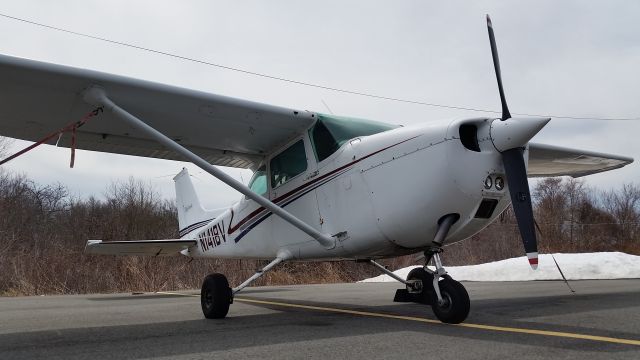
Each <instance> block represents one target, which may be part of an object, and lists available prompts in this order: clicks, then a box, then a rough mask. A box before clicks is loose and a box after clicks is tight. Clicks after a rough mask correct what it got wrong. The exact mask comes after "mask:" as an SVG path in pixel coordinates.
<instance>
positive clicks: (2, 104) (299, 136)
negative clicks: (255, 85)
mask: <svg viewBox="0 0 640 360" xmlns="http://www.w3.org/2000/svg"><path fill="white" fill-rule="evenodd" d="M487 24H488V30H489V39H490V45H491V51H492V55H493V63H494V68H495V72H496V77H497V81H498V90H499V94H500V99H501V102H502V116H501V117H500V118H486V117H482V118H468V119H458V120H453V121H451V120H447V121H425V122H424V124H421V125H418V126H411V127H409V126H407V127H402V126H395V125H388V124H383V123H377V122H372V121H366V120H359V119H351V118H346V117H338V116H333V115H326V114H321V113H316V112H309V111H302V110H295V109H288V108H281V107H275V106H269V105H263V104H258V103H254V102H250V101H245V100H239V99H232V98H228V97H223V96H218V95H213V94H208V93H203V92H198V91H192V90H187V89H182V88H177V87H171V86H167V85H162V84H157V83H151V82H146V81H140V80H135V79H130V78H125V77H120V76H115V75H110V74H104V73H99V72H94V71H87V70H81V69H76V68H70V67H64V66H58V65H53V64H47V63H41V62H35V61H30V60H24V59H19V58H13V57H8V56H0V75H1V79H2V81H1V82H0V119H1V121H0V133H1V134H2V135H4V136H10V137H14V138H19V139H25V140H32V141H35V140H37V139H39V138H40V137H41V136H42V135H43V134H46V133H48V132H50V131H52V130H53V129H56V128H61V127H62V128H61V130H59V131H58V132H54V133H53V135H60V137H58V138H57V140H58V145H59V146H66V147H70V148H72V150H73V149H75V148H79V149H86V150H94V151H103V152H110V153H117V154H128V155H136V156H146V157H155V158H163V159H174V160H187V161H190V162H193V163H194V164H196V165H197V166H199V167H200V168H202V169H203V170H205V171H207V172H209V173H210V174H212V175H213V176H215V177H217V178H218V179H220V180H221V181H223V182H225V183H226V184H228V185H229V186H231V187H232V188H234V189H235V190H237V191H239V192H240V193H242V194H243V195H244V197H243V198H242V199H241V200H240V201H239V202H238V203H236V204H235V205H233V206H231V207H230V208H229V209H226V210H224V211H222V212H220V211H217V212H214V211H208V210H205V209H203V208H202V206H201V205H200V201H199V200H198V197H197V196H196V193H195V191H194V188H193V185H192V184H191V180H190V177H189V175H188V173H187V171H186V170H182V171H181V172H180V173H179V174H178V175H177V176H176V177H175V178H174V180H175V187H176V199H177V207H178V219H179V225H180V238H179V239H170V240H138V241H136V240H134V241H111V242H103V241H101V240H89V241H88V243H87V246H86V252H87V253H90V254H112V255H150V256H165V255H178V254H182V255H184V256H188V257H192V258H207V257H211V258H234V259H239V258H242V259H262V260H270V261H271V262H270V263H269V264H268V265H266V266H265V267H264V268H262V269H260V270H259V271H258V272H257V273H256V274H255V275H253V276H251V277H250V278H249V279H247V280H246V281H245V282H243V283H242V284H239V285H238V286H236V287H233V288H231V287H230V286H229V283H228V281H227V279H226V277H225V276H224V275H223V274H217V273H216V274H211V275H209V276H207V277H206V278H205V279H204V282H203V285H202V291H201V304H202V311H203V313H204V316H205V317H206V318H224V317H225V316H226V315H227V312H228V310H229V306H230V304H231V303H232V302H233V298H234V295H235V294H236V293H238V292H239V291H241V290H242V289H243V288H245V287H246V286H247V285H249V284H250V283H251V282H252V281H254V280H255V279H257V278H258V277H260V276H261V275H262V274H264V273H265V272H267V271H269V270H270V269H272V268H273V267H274V266H276V265H278V264H279V263H281V262H284V261H306V260H358V261H366V262H370V263H371V264H372V265H374V266H377V267H378V268H379V269H380V270H381V271H382V272H385V273H387V274H389V275H391V276H393V277H394V278H396V279H397V280H398V281H400V282H402V283H404V284H405V285H406V288H405V289H400V290H398V292H397V293H396V297H395V300H396V301H412V302H419V303H424V304H430V305H431V307H432V309H433V311H434V313H435V315H436V317H437V318H438V319H440V320H441V321H443V322H447V323H460V322H462V321H464V319H465V318H466V317H467V315H468V313H469V308H470V302H469V296H468V294H467V292H466V290H465V288H464V287H463V286H462V285H461V284H460V283H459V282H457V281H455V280H453V279H452V278H451V277H450V276H449V275H447V273H446V271H445V269H444V267H443V264H442V261H441V258H440V256H439V254H440V252H441V251H442V246H443V245H444V244H445V243H451V242H455V241H459V240H463V239H466V238H469V237H470V236H472V235H473V234H475V233H477V232H478V231H480V230H481V229H483V228H484V227H486V226H487V225H488V224H489V223H491V222H492V221H493V220H494V219H495V218H496V217H497V216H498V215H499V214H500V213H501V212H502V211H503V210H505V208H507V207H508V206H509V204H510V203H511V204H513V209H514V212H515V215H516V218H517V222H518V226H519V229H520V233H521V236H522V239H523V243H524V248H525V253H526V254H527V257H528V259H529V262H530V264H531V266H532V267H534V268H536V267H537V262H538V253H537V245H536V234H535V231H534V219H533V213H532V208H531V198H530V194H529V186H528V180H527V177H547V176H573V177H579V176H584V175H589V174H593V173H597V172H602V171H608V170H612V169H616V168H620V167H622V166H625V165H627V164H630V163H631V162H632V161H633V159H631V158H628V157H623V156H615V155H609V154H602V153H596V152H591V151H582V150H575V149H567V148H561V147H556V146H550V145H541V144H534V143H530V142H529V141H530V139H531V138H532V137H533V136H534V135H536V133H538V131H540V129H542V128H543V127H544V126H545V125H546V124H547V123H548V122H549V120H550V119H549V118H514V117H512V116H511V115H510V112H509V109H508V107H507V102H506V100H505V95H504V90H503V87H502V80H501V75H500V66H499V62H498V54H497V49H496V44H495V39H494V34H493V29H492V25H491V22H490V20H489V18H488V17H487ZM85 113H88V114H89V115H87V116H85V117H84V118H83V117H82V116H83V115H84V114H85ZM90 117H95V119H91V121H88V119H89V118H90ZM80 118H82V120H81V121H79V122H76V123H72V124H71V125H70V126H66V127H63V126H64V125H65V124H66V123H67V121H69V120H70V119H80ZM80 126H81V127H80ZM64 132H71V136H61V135H62V133H64ZM53 137H54V138H55V137H56V136H53ZM49 138H52V137H49ZM216 165H220V166H231V167H239V168H249V169H252V170H254V175H253V178H252V179H251V181H250V182H249V184H248V186H245V185H244V184H242V183H241V182H238V181H237V180H235V179H233V178H231V177H230V176H228V175H226V174H225V173H224V172H222V171H221V170H220V169H218V168H216ZM419 252H424V255H425V258H426V259H425V266H424V267H423V268H417V269H415V270H413V271H412V272H411V273H410V274H409V276H408V278H407V279H402V278H399V277H398V276H395V275H394V274H393V273H391V272H390V271H388V270H387V269H385V268H384V267H383V266H381V265H379V264H378V263H377V262H376V260H377V259H381V258H388V257H394V256H398V255H404V254H413V253H419ZM429 263H433V265H434V266H435V270H431V269H430V268H428V267H427V266H426V264H429Z"/></svg>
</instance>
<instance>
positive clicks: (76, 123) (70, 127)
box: [0, 106, 103, 168]
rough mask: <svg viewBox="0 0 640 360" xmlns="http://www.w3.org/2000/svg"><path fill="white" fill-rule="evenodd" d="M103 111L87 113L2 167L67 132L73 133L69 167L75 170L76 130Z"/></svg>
mask: <svg viewBox="0 0 640 360" xmlns="http://www.w3.org/2000/svg"><path fill="white" fill-rule="evenodd" d="M102 111H103V107H102V106H100V107H97V108H96V109H95V110H93V111H90V112H89V113H87V114H86V115H85V116H83V117H82V119H80V120H78V121H74V122H72V123H70V124H68V125H66V126H65V127H63V128H61V129H59V130H56V131H55V132H52V133H51V134H49V135H47V136H45V137H44V138H42V139H40V140H38V141H37V142H35V143H33V144H31V145H29V146H27V147H26V148H24V149H22V150H20V151H18V152H17V153H15V154H13V155H11V156H9V157H8V158H6V159H4V160H2V161H0V165H2V164H4V163H6V162H9V161H11V160H13V159H15V158H17V157H18V156H20V155H22V154H24V153H26V152H27V151H29V150H31V149H33V148H35V147H37V146H39V145H42V144H44V143H45V142H47V141H49V140H51V139H53V138H54V137H56V136H62V134H64V133H66V132H70V133H71V161H70V163H69V167H71V168H73V164H74V162H75V158H76V132H77V131H76V130H77V129H78V128H79V127H81V126H82V125H84V124H86V123H87V121H89V119H91V118H92V117H95V116H98V115H99V114H100V113H101V112H102Z"/></svg>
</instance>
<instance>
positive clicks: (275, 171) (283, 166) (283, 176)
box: [269, 140, 307, 189]
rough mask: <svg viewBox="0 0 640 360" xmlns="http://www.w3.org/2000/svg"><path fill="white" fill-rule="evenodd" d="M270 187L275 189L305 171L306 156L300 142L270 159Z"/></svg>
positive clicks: (302, 144) (302, 143)
mask: <svg viewBox="0 0 640 360" xmlns="http://www.w3.org/2000/svg"><path fill="white" fill-rule="evenodd" d="M269 165H270V168H271V186H272V187H273V188H274V189H275V188H277V187H278V186H280V185H282V184H284V183H286V182H287V181H289V180H290V179H292V178H294V177H296V176H297V175H300V174H302V173H303V172H304V171H305V170H307V155H306V154H305V152H304V142H303V141H302V140H300V141H298V142H296V143H295V144H293V145H291V146H290V147H289V148H288V149H287V150H285V151H283V152H281V153H280V154H278V155H277V156H276V157H274V158H273V159H271V162H270V163H269Z"/></svg>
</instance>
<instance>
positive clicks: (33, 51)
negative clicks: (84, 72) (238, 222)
mask: <svg viewBox="0 0 640 360" xmlns="http://www.w3.org/2000/svg"><path fill="white" fill-rule="evenodd" d="M0 13H3V14H7V15H11V16H15V17H20V18H25V19H28V20H32V21H36V22H41V23H45V24H48V25H52V26H57V27H62V28H66V29H69V30H73V31H77V32H83V33H87V34H92V35H96V36H100V37H105V38H109V39H113V40H117V41H122V42H128V43H131V44H136V45H139V46H144V47H149V48H153V49H157V50H161V51H165V52H171V53H176V54H180V55H183V56H188V57H193V58H197V59H202V60H206V61H210V62H214V63H219V64H223V65H227V66H232V67H238V68H242V69H247V70H251V71H255V72H261V73H267V74H270V75H274V76H280V77H286V78H290V79H295V80H298V81H304V82H310V83H317V84H322V85H326V86H331V87H337V88H345V89H350V90H354V91H362V92H369V93H374V94H379V95H384V96H390V97H397V98H406V99H411V100H417V101H424V102H432V103H441V104H447V105H456V106H464V107H474V108H483V109H495V110H499V109H500V104H499V97H498V91H497V85H496V81H495V77H494V73H493V67H492V63H491V54H490V48H489V42H488V37H487V29H486V23H485V14H486V13H489V14H490V15H491V17H492V20H493V24H494V28H495V32H496V37H497V43H498V49H499V53H500V62H501V66H502V74H503V81H504V84H505V89H506V97H507V101H508V103H509V107H510V109H511V112H512V113H532V114H550V115H570V116H585V117H607V118H621V117H623V118H640V101H639V100H638V96H639V95H640V21H639V19H640V2H635V1H598V2H596V1H584V0H581V1H561V2H560V1H532V2H524V1H466V2H459V1H386V2H382V1H379V2H378V1H370V0H366V1H328V0H324V1H315V2H302V1H293V0H292V1H277V0H274V1H242V2H240V1H228V2H220V1H208V0H207V1H186V0H185V1H158V0H153V1H152V0H149V1H122V0H110V1H93V0H82V1H63V0H57V1H29V0H21V1H7V0H2V1H0ZM0 53H2V54H6V55H11V56H18V57H24V58H29V59H34V60H40V61H46V62H51V63H56V64H64V65H70V66H75V67H80V68H87V69H93V70H98V71H103V72H108V73H114V74H118V75H124V76H130V77H136V78H141V79H145V80H150V81H155V82H161V83H167V84H171V85H177V86H182V87H187V88H193V89H198V90H203V91H207V92H211V93H216V94H221V95H227V96H233V97H238V98H243V99H249V100H253V101H259V102H263V103H268V104H273V105H280V106H286V107H292V108H298V109H308V110H312V111H320V112H327V109H326V107H325V105H324V104H323V101H324V102H325V103H326V104H328V106H329V107H330V108H331V110H332V111H333V112H334V113H336V114H341V115H349V116H356V117H362V118H368V119H374V120H378V121H384V122H389V123H395V124H405V125H406V124H415V123H420V122H428V121H431V120H434V119H440V118H453V117H476V116H482V115H485V114H482V113H475V112H469V111H458V110H451V109H442V108H435V107H428V106H420V105H411V104H403V103H397V102H392V101H383V100H376V99H371V98H364V97H359V96H355V95H347V94H341V93H335V92H331V91H327V90H321V89H315V88H309V87H303V86H298V85H292V84H287V83H283V82H278V81H274V80H268V79H263V78H257V77H253V76H249V75H245V74H239V73H235V72H231V71H228V70H222V69H219V68H215V67H211V66H206V65H201V64H195V63H190V62H186V61H184V60H177V59H174V58H170V57H165V56H161V55H156V54H151V53H148V52H143V51H139V50H134V49H130V48H126V47H121V46H117V45H112V44H107V43H104V42H100V41H96V40H91V39H86V38H82V37H78V36H74V35H70V34H65V33H60V32H56V31H52V30H47V29H43V28H40V27H36V26H33V25H28V24H25V23H21V22H17V21H15V20H10V19H6V18H2V17H0ZM639 130H640V121H593V120H567V119H553V120H552V121H551V122H550V123H549V125H548V126H547V127H546V128H545V129H543V130H542V132H540V134H539V135H538V136H537V137H536V138H534V141H535V142H540V143H547V144H554V145H560V146H568V147H576V148H581V149H587V150H595V151H600V152H609V153H614V154H621V155H627V156H632V157H635V158H636V159H640V142H639V141H638V140H637V138H638V136H637V135H636V134H637V133H638V131H639ZM43 135H44V134H43ZM27 144H28V143H26V142H23V141H16V142H15V143H14V150H18V149H19V148H21V147H24V146H26V145H27ZM68 162H69V150H68V149H58V148H55V147H52V146H43V147H40V148H38V149H36V150H34V151H31V152H30V153H28V154H26V155H24V156H22V157H20V158H18V159H16V160H14V161H12V162H11V163H9V164H7V165H5V166H6V167H7V168H9V169H11V170H14V171H17V172H21V173H25V174H27V175H28V176H29V177H31V178H33V179H34V180H36V181H38V182H40V183H52V182H60V183H62V184H64V185H66V186H68V187H69V189H70V190H71V191H72V193H74V194H77V195H80V196H88V195H96V196H101V194H102V192H103V191H104V189H105V188H106V186H107V185H108V184H109V183H110V182H112V181H114V180H118V179H121V180H126V179H127V178H128V177H129V176H134V177H136V178H140V179H143V180H145V181H149V182H151V183H152V184H153V186H155V187H156V189H157V190H158V191H159V192H160V193H161V194H162V196H163V197H165V198H174V191H173V182H172V181H171V175H174V174H176V173H177V172H178V171H179V170H180V169H181V168H182V167H183V166H187V167H188V168H190V169H192V170H191V173H192V174H195V176H196V177H197V178H196V179H195V180H194V182H195V185H196V188H197V190H198V192H199V193H200V194H201V195H202V197H203V203H204V204H205V205H206V206H208V207H223V206H227V205H229V204H231V203H232V202H233V201H234V200H235V199H237V198H238V197H239V195H238V194H237V193H236V192H234V191H233V190H231V189H230V188H228V187H227V186H226V185H224V184H221V183H220V182H219V181H217V180H216V179H214V178H213V177H211V176H210V175H208V174H205V173H202V171H200V170H199V169H197V168H196V167H194V166H192V165H189V164H185V163H180V162H175V161H167V160H157V159H145V158H137V157H131V156H123V155H111V154H100V153H94V152H88V151H78V153H77V154H76V167H75V168H74V169H69V167H68ZM229 172H230V173H231V174H232V175H234V176H235V177H236V178H238V179H242V180H243V181H244V182H245V183H246V182H247V181H248V179H249V177H250V173H249V172H248V171H243V170H238V169H231V170H229ZM639 175H640V170H639V168H638V166H637V164H632V165H630V166H627V167H625V168H624V169H620V170H615V171H612V172H607V173H603V174H598V175H593V176H590V177H588V180H587V183H588V184H589V185H592V186H594V187H606V188H609V187H617V186H620V185H621V184H622V183H624V182H630V181H637V180H638V179H639Z"/></svg>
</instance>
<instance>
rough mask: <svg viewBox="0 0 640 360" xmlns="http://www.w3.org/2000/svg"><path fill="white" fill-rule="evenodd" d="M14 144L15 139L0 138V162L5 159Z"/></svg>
mask: <svg viewBox="0 0 640 360" xmlns="http://www.w3.org/2000/svg"><path fill="white" fill-rule="evenodd" d="M11 144H13V139H10V138H7V137H3V136H0V160H2V159H4V158H5V157H6V156H7V155H8V154H7V153H8V151H9V148H10V147H11Z"/></svg>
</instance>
